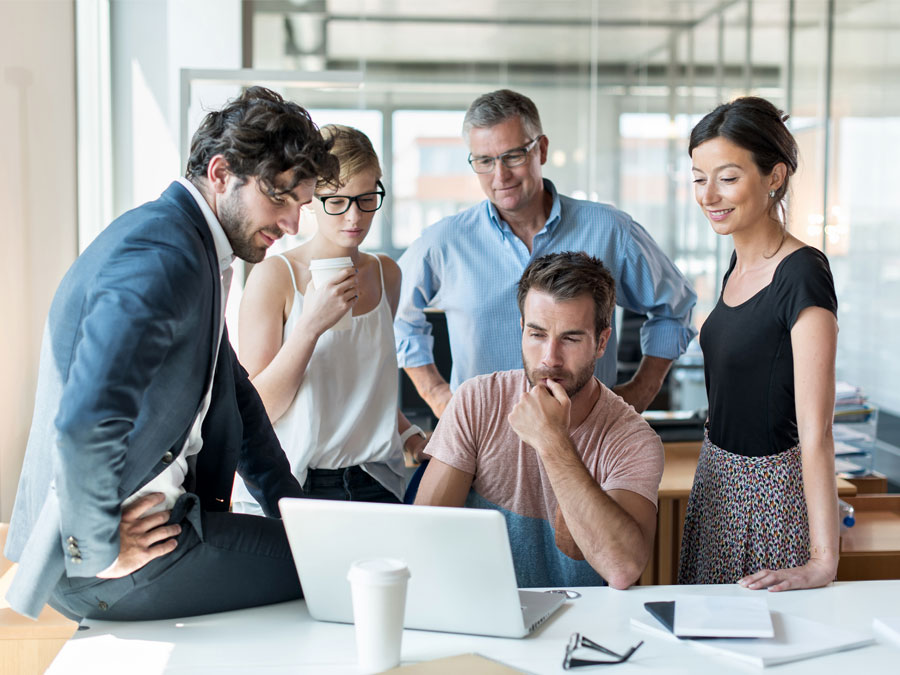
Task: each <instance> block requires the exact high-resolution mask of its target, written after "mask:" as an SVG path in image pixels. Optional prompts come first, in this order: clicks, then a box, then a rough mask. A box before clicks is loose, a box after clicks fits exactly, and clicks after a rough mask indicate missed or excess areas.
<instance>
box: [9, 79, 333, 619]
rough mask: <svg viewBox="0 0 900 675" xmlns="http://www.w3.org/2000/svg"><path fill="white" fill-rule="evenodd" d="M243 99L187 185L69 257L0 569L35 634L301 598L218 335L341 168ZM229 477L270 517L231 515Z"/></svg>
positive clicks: (192, 167) (294, 490) (280, 461)
mask: <svg viewBox="0 0 900 675" xmlns="http://www.w3.org/2000/svg"><path fill="white" fill-rule="evenodd" d="M329 150H330V144H329V143H328V142H326V141H325V140H324V139H323V138H322V136H321V135H320V134H319V131H318V129H317V128H316V126H315V125H314V124H313V123H312V120H311V119H310V118H309V115H308V113H307V112H306V111H305V110H304V109H303V108H301V107H300V106H298V105H296V104H294V103H291V102H288V101H285V100H283V99H282V98H281V97H280V96H279V95H278V94H275V93H274V92H271V91H269V90H267V89H264V88H262V87H252V88H250V89H248V90H246V91H245V92H244V94H243V95H242V96H240V97H239V98H237V99H235V100H234V101H231V102H230V103H229V104H228V105H227V106H226V107H225V108H223V109H222V110H221V111H216V112H212V113H209V114H208V115H207V117H206V118H205V119H204V121H203V123H202V124H201V126H200V128H199V129H198V131H197V133H196V134H195V135H194V138H193V141H192V144H191V156H190V159H189V160H188V165H187V171H186V178H184V179H179V180H178V181H176V182H174V183H172V184H171V185H170V186H169V187H168V189H167V190H166V191H165V192H164V193H163V194H162V196H161V197H160V198H159V199H157V200H156V201H153V202H150V203H147V204H144V205H142V206H139V207H138V208H136V209H134V210H132V211H129V212H128V213H125V214H124V215H122V216H121V217H119V218H117V219H116V220H115V221H114V222H113V223H112V224H110V225H109V227H107V228H106V229H105V230H104V231H103V232H102V233H101V234H100V235H99V236H98V237H97V238H96V240H95V241H94V242H93V243H92V244H91V245H90V246H89V247H88V248H87V249H86V250H85V251H84V253H83V254H82V255H81V256H79V258H78V259H77V260H76V261H75V263H74V264H73V265H72V267H71V268H70V269H69V271H68V273H67V274H66V276H65V278H64V279H63V280H62V283H61V284H60V286H59V289H58V290H57V292H56V295H55V297H54V300H53V304H52V306H51V308H50V314H49V317H48V320H47V326H46V330H45V334H44V339H43V344H42V351H41V364H40V371H39V376H38V390H37V396H36V403H35V411H34V418H33V421H32V428H31V434H30V436H29V439H28V447H27V450H26V455H25V463H24V466H23V469H22V475H21V478H20V482H19V490H18V493H17V496H16V503H15V508H14V511H13V516H12V521H11V524H10V530H9V535H8V539H7V547H6V555H7V557H9V558H10V559H12V560H16V561H18V562H19V563H20V565H19V570H18V572H17V574H16V577H15V579H14V582H13V585H12V587H11V588H10V591H9V593H8V595H7V599H8V600H9V603H10V605H11V606H12V607H13V609H15V610H16V611H18V612H21V613H22V614H25V615H28V616H31V617H35V616H37V614H38V613H39V612H40V610H41V608H42V607H43V605H44V604H45V603H46V602H49V603H50V604H51V605H52V606H54V607H56V608H57V609H59V610H60V611H62V612H64V613H65V614H67V615H69V616H72V617H74V618H80V617H92V618H103V619H111V620H130V619H156V618H170V617H176V616H185V615H192V614H204V613H208V612H217V611H224V610H228V609H236V608H239V607H248V606H253V605H260V604H265V603H270V602H279V601H282V600H288V599H291V598H297V597H301V589H300V584H299V581H298V580H297V574H296V570H295V568H294V565H293V562H292V559H291V554H290V549H289V547H288V545H287V540H286V537H285V533H284V528H283V526H282V524H281V522H280V521H279V520H277V517H278V506H277V502H278V499H279V498H281V497H285V496H294V497H296V496H302V490H301V488H300V485H299V484H298V483H297V481H296V479H295V478H294V477H293V476H292V475H291V470H290V466H289V464H288V461H287V459H286V457H285V455H284V452H283V451H282V449H281V446H280V445H279V443H278V440H277V438H276V436H275V433H274V431H273V430H272V426H271V424H270V423H269V419H268V417H267V415H266V411H265V408H264V407H263V405H262V402H261V401H260V398H259V396H258V395H257V393H256V390H255V389H254V388H253V386H252V385H251V383H250V381H249V379H248V377H247V373H246V372H245V371H244V369H243V368H242V367H241V365H240V363H238V360H237V357H236V356H235V353H234V351H233V350H232V348H231V345H230V343H229V341H228V334H227V330H225V326H224V307H225V302H226V300H227V295H228V288H229V284H230V280H231V268H230V265H231V263H232V261H233V259H234V257H239V258H242V259H244V260H247V261H249V262H259V261H260V260H262V259H263V257H264V256H265V253H266V249H267V248H268V247H269V246H270V245H271V244H272V243H273V242H274V241H275V240H276V239H278V238H279V237H281V236H282V234H284V233H286V232H287V233H291V234H296V232H297V228H298V222H299V212H300V207H301V205H303V204H305V203H307V202H309V201H310V200H311V198H312V194H313V188H314V186H315V183H316V179H317V178H324V179H326V180H336V179H337V175H338V165H337V160H336V159H335V157H334V156H333V155H331V154H330V153H329ZM235 470H237V472H238V473H239V474H240V475H241V476H242V477H243V479H244V481H245V482H246V484H247V485H248V487H250V489H251V491H252V492H253V496H254V497H255V498H256V500H257V501H258V502H259V503H260V504H261V505H262V506H263V509H264V510H265V513H266V515H267V516H270V517H269V518H259V517H254V516H246V515H242V514H232V513H229V512H228V507H229V504H230V497H231V487H232V483H233V481H234V474H235Z"/></svg>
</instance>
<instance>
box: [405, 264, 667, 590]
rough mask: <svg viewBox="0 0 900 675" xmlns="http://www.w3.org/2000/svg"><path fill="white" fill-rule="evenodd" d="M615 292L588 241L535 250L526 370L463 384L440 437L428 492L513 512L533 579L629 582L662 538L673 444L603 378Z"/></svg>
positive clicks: (524, 286) (432, 448) (424, 498)
mask: <svg viewBox="0 0 900 675" xmlns="http://www.w3.org/2000/svg"><path fill="white" fill-rule="evenodd" d="M615 298H616V293H615V282H614V281H613V278H612V276H611V275H610V273H609V272H608V271H607V270H606V269H605V268H604V267H603V263H602V262H600V261H599V260H598V259H596V258H592V257H591V256H589V255H587V254H586V253H554V254H550V255H546V256H543V257H540V258H536V259H535V260H534V261H532V262H531V264H530V265H529V266H528V268H527V269H526V270H525V272H524V273H523V275H522V278H521V280H520V281H519V287H518V302H519V311H520V312H521V315H522V319H521V323H522V361H523V363H524V366H525V368H524V370H509V371H504V372H499V373H493V374H491V375H481V376H478V377H475V378H472V379H470V380H468V381H466V382H464V383H463V384H462V385H461V386H460V387H459V389H458V390H457V391H456V393H455V394H454V395H453V398H452V399H451V400H450V404H449V405H448V407H447V410H446V412H445V413H444V415H443V416H442V417H441V421H440V423H439V424H438V426H437V429H436V430H435V432H434V435H433V437H432V439H431V441H430V442H429V444H428V451H429V452H430V453H431V455H432V458H433V459H432V460H431V462H430V463H429V465H428V468H427V470H426V471H425V475H424V476H423V477H422V482H421V485H420V487H419V491H418V495H417V498H416V504H426V505H435V506H463V505H465V506H470V507H476V508H491V509H496V510H499V511H500V512H501V513H503V515H504V516H505V517H506V523H507V527H508V529H509V537H510V544H511V547H512V554H513V562H514V564H515V568H516V577H517V581H518V584H519V586H521V587H536V586H596V585H602V584H604V583H609V584H610V585H611V586H614V587H616V588H627V587H628V586H630V585H631V584H633V583H634V582H635V581H637V579H638V577H640V575H641V572H643V570H644V566H645V565H646V564H647V560H648V559H649V557H650V552H651V551H652V548H653V535H654V531H655V528H656V498H657V489H658V487H659V480H660V477H661V476H662V468H663V451H662V443H661V442H660V440H659V437H658V436H657V435H656V434H655V433H654V432H653V430H652V429H651V428H650V426H649V425H648V424H647V423H646V422H645V421H644V420H643V418H642V417H641V416H640V415H639V414H638V413H637V412H635V410H634V408H632V407H631V406H630V405H628V404H627V403H625V401H623V400H622V399H621V398H620V397H619V396H617V395H616V394H614V393H613V392H612V391H611V390H609V389H608V388H606V387H605V386H604V385H603V384H601V383H600V381H599V380H597V378H596V377H594V363H595V361H596V360H597V359H599V358H600V357H601V356H603V352H604V351H605V349H606V344H607V340H608V339H609V335H610V332H611V328H610V322H611V320H612V314H613V310H614V308H615Z"/></svg>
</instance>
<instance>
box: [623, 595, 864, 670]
mask: <svg viewBox="0 0 900 675" xmlns="http://www.w3.org/2000/svg"><path fill="white" fill-rule="evenodd" d="M748 601H755V602H748ZM759 603H762V604H763V605H765V600H764V599H763V598H751V597H741V596H724V597H723V596H714V597H703V596H691V597H685V598H679V599H678V600H676V601H675V602H673V603H647V605H651V606H658V605H663V606H665V605H671V606H672V608H671V611H672V615H673V616H672V622H671V624H670V623H669V622H668V621H667V620H666V619H667V617H666V608H665V607H663V608H662V609H663V611H662V612H661V613H662V615H663V616H662V618H660V611H659V610H660V609H661V608H659V607H654V608H652V609H651V607H649V606H647V605H645V606H647V610H648V611H649V612H650V613H651V614H653V616H654V617H656V619H652V618H650V617H647V618H644V617H640V618H632V619H631V624H632V626H634V627H635V628H638V629H640V630H643V631H646V632H649V633H653V634H655V635H658V636H660V637H665V638H667V639H669V640H673V641H677V640H684V642H685V643H686V644H690V645H692V646H693V647H695V648H697V649H701V650H703V651H706V652H710V653H712V654H717V655H720V656H725V657H731V658H734V659H738V660H740V661H743V662H745V663H750V664H753V665H755V666H759V667H766V666H774V665H778V664H781V663H790V662H791V661H799V660H802V659H808V658H812V657H815V656H822V655H825V654H832V653H834V652H839V651H844V650H847V649H856V648H857V647H864V646H866V645H869V644H872V643H873V642H874V639H873V638H872V637H870V636H868V635H864V634H862V633H857V632H854V631H847V630H844V629H841V628H835V627H834V626H829V625H827V624H823V623H819V622H818V621H812V620H810V619H804V618H802V617H799V616H793V615H790V614H784V613H782V612H775V611H771V612H770V611H768V609H766V610H765V614H766V615H767V617H768V620H769V626H770V628H771V631H772V632H771V636H770V637H756V638H749V637H724V636H725V635H729V636H732V635H735V634H736V633H737V632H743V633H744V634H745V635H746V634H749V633H751V632H757V633H762V632H763V630H762V628H763V623H764V622H762V621H761V620H760V616H759ZM682 604H684V606H682ZM654 610H655V611H654ZM687 610H690V611H691V612H692V613H694V612H697V614H696V615H695V616H694V617H689V616H688V615H687ZM682 613H684V615H685V616H684V625H682V624H681V623H680V622H679V615H680V614H682ZM688 626H690V628H688ZM689 632H693V633H695V634H696V635H700V634H704V633H705V636H704V637H693V636H688V635H687V633H689ZM713 632H715V633H716V634H718V635H722V636H723V637H714V636H713ZM679 635H684V637H679Z"/></svg>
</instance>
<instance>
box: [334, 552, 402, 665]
mask: <svg viewBox="0 0 900 675" xmlns="http://www.w3.org/2000/svg"><path fill="white" fill-rule="evenodd" d="M409 576H410V575H409V569H407V567H406V563H404V562H403V561H402V560H395V559H393V558H368V559H364V560H357V561H356V562H354V563H353V564H352V565H350V571H349V572H348V573H347V579H348V580H349V581H350V589H351V591H352V595H353V623H354V624H355V627H356V652H357V656H358V660H359V666H360V668H361V669H362V670H363V671H364V672H367V673H377V672H380V671H382V670H387V669H388V668H393V667H394V666H396V665H397V664H399V663H400V645H401V641H402V638H403V613H404V611H405V609H406V582H407V580H408V579H409Z"/></svg>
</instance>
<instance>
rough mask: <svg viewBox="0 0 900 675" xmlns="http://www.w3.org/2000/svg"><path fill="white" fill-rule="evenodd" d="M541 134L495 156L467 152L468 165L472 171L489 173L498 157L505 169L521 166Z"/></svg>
mask: <svg viewBox="0 0 900 675" xmlns="http://www.w3.org/2000/svg"><path fill="white" fill-rule="evenodd" d="M542 135H543V134H541V135H538V136H535V137H534V138H533V139H532V140H530V141H528V143H527V144H525V145H523V146H522V147H521V148H513V149H512V150H507V151H506V152H503V153H500V154H499V155H497V156H496V157H473V156H472V153H471V152H470V153H469V160H468V161H469V166H471V167H472V171H474V172H475V173H490V172H491V171H493V170H494V162H496V161H497V160H498V159H499V160H500V161H501V162H503V166H505V167H506V168H507V169H512V168H513V167H516V166H522V165H523V164H524V163H525V160H526V159H528V153H529V152H531V149H532V148H533V147H534V145H535V143H537V142H538V141H539V140H541V136H542Z"/></svg>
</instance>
